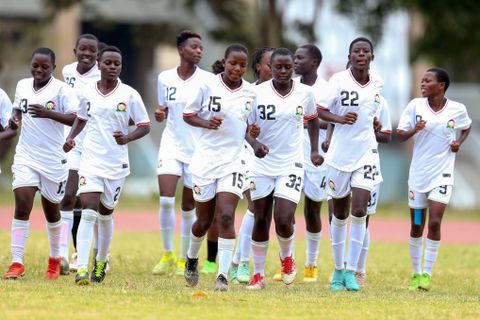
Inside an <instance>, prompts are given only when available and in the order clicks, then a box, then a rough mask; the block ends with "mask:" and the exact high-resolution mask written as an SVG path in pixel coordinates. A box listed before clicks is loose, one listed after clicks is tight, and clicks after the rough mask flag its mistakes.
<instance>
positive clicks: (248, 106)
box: [245, 101, 252, 112]
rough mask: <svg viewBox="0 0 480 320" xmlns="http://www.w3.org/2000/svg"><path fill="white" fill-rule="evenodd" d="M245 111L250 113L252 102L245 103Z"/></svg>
mask: <svg viewBox="0 0 480 320" xmlns="http://www.w3.org/2000/svg"><path fill="white" fill-rule="evenodd" d="M245 111H248V112H250V111H252V101H247V102H245Z"/></svg>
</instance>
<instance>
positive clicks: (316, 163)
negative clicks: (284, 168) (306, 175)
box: [310, 152, 323, 167]
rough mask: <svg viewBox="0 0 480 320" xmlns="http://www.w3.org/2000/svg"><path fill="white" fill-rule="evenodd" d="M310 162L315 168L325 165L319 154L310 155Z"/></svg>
mask: <svg viewBox="0 0 480 320" xmlns="http://www.w3.org/2000/svg"><path fill="white" fill-rule="evenodd" d="M310 160H311V161H312V163H313V165H314V166H315V167H318V166H320V165H321V164H322V163H323V157H322V156H321V155H320V154H319V153H318V152H312V153H311V154H310Z"/></svg>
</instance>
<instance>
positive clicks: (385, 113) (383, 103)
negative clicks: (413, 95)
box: [378, 97, 392, 133]
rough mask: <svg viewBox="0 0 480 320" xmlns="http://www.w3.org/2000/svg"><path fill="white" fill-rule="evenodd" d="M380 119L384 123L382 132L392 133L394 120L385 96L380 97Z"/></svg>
mask: <svg viewBox="0 0 480 320" xmlns="http://www.w3.org/2000/svg"><path fill="white" fill-rule="evenodd" d="M378 120H380V123H381V124H382V132H386V133H391V132H392V120H391V118H390V109H389V107H388V102H387V100H386V99H385V98H384V97H380V111H379V115H378Z"/></svg>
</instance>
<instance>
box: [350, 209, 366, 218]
mask: <svg viewBox="0 0 480 320" xmlns="http://www.w3.org/2000/svg"><path fill="white" fill-rule="evenodd" d="M366 215H367V210H366V208H352V216H355V217H365V216H366Z"/></svg>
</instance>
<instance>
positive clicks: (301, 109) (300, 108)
mask: <svg viewBox="0 0 480 320" xmlns="http://www.w3.org/2000/svg"><path fill="white" fill-rule="evenodd" d="M295 115H297V116H303V107H302V106H298V107H297V109H295Z"/></svg>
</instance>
